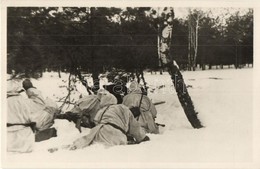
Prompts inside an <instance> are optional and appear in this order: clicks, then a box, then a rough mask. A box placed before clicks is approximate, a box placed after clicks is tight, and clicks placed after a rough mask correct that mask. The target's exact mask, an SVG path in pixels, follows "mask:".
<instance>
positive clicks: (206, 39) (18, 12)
mask: <svg viewBox="0 0 260 169" xmlns="http://www.w3.org/2000/svg"><path fill="white" fill-rule="evenodd" d="M162 10H163V9H162ZM163 15H164V13H159V12H158V9H156V8H149V7H140V8H101V7H100V8H95V7H91V8H85V7H84V8H83V7H80V8H77V7H63V8H58V7H57V8H56V7H49V8H47V7H39V8H36V7H32V8H29V7H9V8H8V10H7V71H8V73H11V72H12V71H15V72H16V73H24V74H25V75H26V76H28V77H30V76H34V75H35V74H41V73H42V72H44V71H45V70H49V71H57V72H61V71H68V72H74V73H76V74H79V75H80V72H88V73H92V76H94V77H95V76H98V74H99V73H102V72H105V71H110V70H112V69H113V68H116V69H123V70H125V71H127V72H134V71H137V72H140V73H142V71H143V70H147V69H148V70H154V71H156V70H159V69H160V67H159V66H158V65H159V64H158V51H157V50H158V49H157V40H158V24H160V22H161V20H160V17H163ZM222 21H223V18H221V17H215V18H213V17H211V16H210V15H208V13H206V12H203V11H201V10H197V9H193V10H190V13H189V15H188V16H187V18H185V19H180V18H175V19H174V24H173V32H172V43H171V55H172V56H173V58H174V59H175V60H176V62H177V63H178V64H179V66H180V68H181V69H188V70H191V68H192V67H193V70H196V69H197V68H198V66H197V65H199V66H200V67H201V69H202V70H205V69H206V66H207V67H208V68H209V69H211V67H212V66H219V67H220V68H223V66H224V65H234V66H235V68H241V67H243V66H244V65H246V64H253V10H252V9H249V10H248V11H247V12H246V13H245V14H243V15H241V14H239V11H237V12H236V13H234V14H232V15H230V16H229V17H228V18H227V19H225V21H226V23H225V24H223V23H222ZM195 42H196V43H195ZM192 49H194V50H192ZM191 56H193V59H194V60H193V61H190V60H189V59H190V58H191ZM194 56H195V57H194Z"/></svg>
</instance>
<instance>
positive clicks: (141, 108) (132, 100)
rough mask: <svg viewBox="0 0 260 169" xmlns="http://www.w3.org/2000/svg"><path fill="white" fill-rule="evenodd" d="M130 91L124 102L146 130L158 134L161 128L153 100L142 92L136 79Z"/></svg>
mask: <svg viewBox="0 0 260 169" xmlns="http://www.w3.org/2000/svg"><path fill="white" fill-rule="evenodd" d="M129 92H130V93H129V94H128V95H126V96H125V97H124V98H123V104H124V105H126V106H127V107H129V108H130V110H131V111H132V112H133V114H134V116H135V118H136V120H137V121H138V122H139V124H140V125H141V127H142V128H143V129H144V130H145V132H147V133H154V134H158V133H159V128H158V126H157V124H156V123H155V118H156V115H157V111H156V108H155V106H154V104H153V103H152V101H151V100H150V99H149V98H148V97H147V96H145V95H144V94H143V93H142V90H141V86H140V85H139V84H138V83H137V82H135V81H134V82H132V83H131V84H130V87H129Z"/></svg>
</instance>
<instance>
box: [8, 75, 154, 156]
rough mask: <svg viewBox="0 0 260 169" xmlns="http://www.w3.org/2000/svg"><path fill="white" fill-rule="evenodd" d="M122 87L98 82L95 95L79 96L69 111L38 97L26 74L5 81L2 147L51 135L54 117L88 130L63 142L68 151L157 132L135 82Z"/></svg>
mask: <svg viewBox="0 0 260 169" xmlns="http://www.w3.org/2000/svg"><path fill="white" fill-rule="evenodd" d="M126 89H127V88H126ZM127 90H128V91H127V92H123V93H122V91H117V90H116V88H115V86H114V87H111V86H110V87H109V86H104V89H100V90H99V91H98V92H97V94H96V95H87V96H84V97H82V98H80V99H79V100H78V101H77V102H76V104H75V106H74V107H73V108H72V109H71V110H70V111H68V112H65V113H60V111H59V109H58V106H57V104H56V103H55V102H54V101H52V100H51V99H49V98H46V99H44V98H43V96H42V94H41V92H40V91H39V90H38V89H37V88H35V87H34V86H33V84H32V83H31V81H30V80H29V79H25V80H24V81H23V82H22V83H21V82H19V81H16V80H9V81H7V112H8V113H7V151H8V152H31V151H33V145H34V142H35V141H43V140H47V139H49V138H51V137H56V136H57V132H56V129H55V128H54V127H53V126H52V125H53V124H54V120H55V119H66V120H69V121H72V122H74V123H75V124H76V127H77V128H78V129H79V130H80V132H81V127H87V128H91V130H90V132H89V134H87V135H85V136H83V137H81V138H79V139H77V140H75V141H74V142H73V143H72V144H70V145H68V147H67V148H68V149H70V150H75V149H80V148H84V147H86V146H88V145H91V144H93V143H102V144H104V145H106V146H113V145H126V144H138V143H140V142H144V141H149V140H150V138H149V137H148V136H147V135H146V134H147V133H153V134H158V133H159V127H158V125H157V124H156V123H155V118H156V115H157V111H156V108H155V106H154V104H153V103H152V101H151V100H150V99H149V98H148V97H147V95H145V94H144V93H143V91H142V87H141V86H140V85H139V84H138V83H137V82H136V81H132V82H131V84H130V86H129V88H128V89H127ZM22 91H25V92H26V94H27V96H28V98H25V97H24V96H22V95H21V92H22ZM120 92H121V93H120ZM119 96H121V97H119Z"/></svg>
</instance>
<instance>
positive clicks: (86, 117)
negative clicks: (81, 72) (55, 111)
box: [56, 93, 100, 132]
mask: <svg viewBox="0 0 260 169" xmlns="http://www.w3.org/2000/svg"><path fill="white" fill-rule="evenodd" d="M99 104H100V94H99V93H98V95H89V96H85V97H83V98H81V99H79V100H78V101H77V102H76V104H75V106H74V108H73V109H72V110H70V111H69V112H66V113H64V114H59V115H57V116H56V118H57V119H67V120H69V121H73V122H74V123H75V124H76V128H78V129H79V131H80V132H81V127H88V128H92V127H94V126H95V124H94V117H95V115H96V113H97V111H98V110H99V109H100V106H99Z"/></svg>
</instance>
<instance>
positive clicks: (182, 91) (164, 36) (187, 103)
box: [158, 9, 203, 129]
mask: <svg viewBox="0 0 260 169" xmlns="http://www.w3.org/2000/svg"><path fill="white" fill-rule="evenodd" d="M173 17H174V12H173V9H171V10H170V13H168V17H167V18H164V20H165V22H167V25H166V26H164V28H163V29H161V30H162V31H161V32H160V34H159V35H158V36H160V45H158V47H160V48H158V50H159V51H160V52H159V57H160V61H161V64H162V65H165V66H166V67H167V68H168V72H169V74H170V75H171V79H172V82H173V84H174V87H175V90H176V93H177V96H178V99H179V101H180V103H181V105H182V108H183V110H184V113H185V115H186V117H187V118H188V120H189V122H190V123H191V125H192V127H193V128H197V129H198V128H201V127H203V125H202V124H201V122H200V120H199V119H198V117H197V114H198V112H196V111H195V108H194V105H193V102H192V100H191V97H190V96H189V93H188V90H187V87H186V85H185V83H184V79H183V77H182V74H181V72H180V70H179V67H178V65H177V64H175V63H176V62H175V61H174V60H173V57H172V56H171V55H170V47H171V41H172V27H173V25H172V24H173ZM159 28H160V27H158V29H159Z"/></svg>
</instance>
